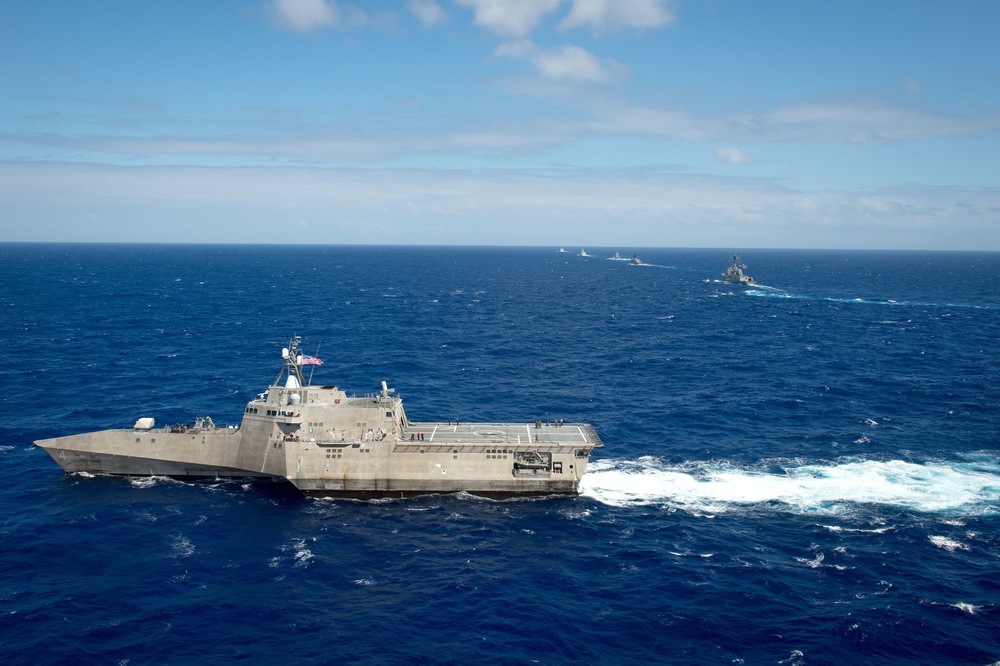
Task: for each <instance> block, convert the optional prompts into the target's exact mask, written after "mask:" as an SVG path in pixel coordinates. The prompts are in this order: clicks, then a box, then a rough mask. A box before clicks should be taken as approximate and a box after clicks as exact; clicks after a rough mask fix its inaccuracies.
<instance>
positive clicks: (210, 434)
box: [35, 338, 602, 498]
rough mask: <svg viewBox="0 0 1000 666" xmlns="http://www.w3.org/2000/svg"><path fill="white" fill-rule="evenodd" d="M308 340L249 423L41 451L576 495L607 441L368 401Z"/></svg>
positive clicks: (144, 424)
mask: <svg viewBox="0 0 1000 666" xmlns="http://www.w3.org/2000/svg"><path fill="white" fill-rule="evenodd" d="M298 342H299V339H298V338H295V339H294V340H293V342H292V343H291V344H290V346H289V348H286V349H283V350H282V358H283V359H284V367H283V369H282V371H281V373H279V375H278V377H277V379H276V380H275V382H274V383H273V384H271V386H270V387H269V388H268V389H267V390H266V391H264V392H263V393H261V394H259V395H258V396H257V398H256V399H254V400H251V401H250V402H249V403H247V405H246V407H245V408H244V410H243V420H242V421H241V422H240V425H239V427H234V426H230V427H216V426H215V424H214V423H213V421H212V419H211V418H209V417H199V418H197V419H196V420H195V423H194V425H191V426H188V425H181V424H176V423H175V424H174V425H173V426H169V427H165V428H156V429H154V427H153V426H154V423H155V420H154V419H153V418H149V417H142V418H139V419H138V420H137V421H136V422H135V425H134V426H133V427H132V428H131V429H114V430H102V431H98V432H90V433H82V434H78V435H67V436H64V437H56V438H52V439H45V440H40V441H37V442H35V446H37V447H39V448H41V449H43V450H45V451H46V452H47V453H48V454H49V456H51V457H52V459H53V460H54V461H55V462H56V463H57V464H58V465H59V466H60V467H62V468H63V469H64V470H65V471H66V472H68V473H71V474H72V473H88V474H110V475H118V476H169V477H177V478H191V479H198V478H256V479H271V480H282V479H283V480H287V481H288V482H289V483H291V484H292V485H293V486H295V487H296V488H297V489H298V490H300V491H301V492H302V493H304V494H307V495H317V496H328V497H360V498H368V497H400V496H403V497H405V496H410V495H426V494H437V493H456V492H466V493H471V494H474V495H482V496H487V497H511V496H518V495H572V494H576V493H577V492H578V491H579V485H580V479H581V478H582V477H583V474H584V472H585V471H586V469H587V462H588V460H589V459H590V453H591V450H592V449H593V448H594V447H597V446H601V445H602V444H601V439H600V437H599V436H598V435H597V432H596V431H595V430H594V428H593V427H592V426H591V425H589V424H586V423H564V422H563V421H562V420H561V419H560V420H556V421H547V422H545V423H543V422H542V421H540V420H536V421H534V422H529V423H523V422H521V423H508V422H504V423H468V422H465V423H459V422H458V421H457V420H456V421H454V422H452V421H451V420H449V421H447V422H438V421H423V422H413V421H410V420H409V419H408V418H407V416H406V413H405V411H404V410H403V402H402V399H401V398H399V397H397V396H395V395H393V393H394V391H393V390H392V389H390V388H388V387H387V386H386V383H385V382H382V391H381V392H380V393H376V394H368V395H362V396H359V395H350V396H349V395H347V394H346V393H345V392H344V391H341V390H340V389H338V388H337V387H336V386H313V385H311V384H309V383H307V382H306V381H305V378H304V376H303V374H302V367H301V366H302V365H303V364H304V363H306V362H309V363H311V364H314V365H315V364H317V363H321V361H319V360H318V359H315V358H312V357H308V358H307V357H304V356H302V355H301V354H299V353H298V350H297V346H298ZM282 377H284V382H282V381H281V380H282Z"/></svg>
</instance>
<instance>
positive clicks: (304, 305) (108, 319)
mask: <svg viewBox="0 0 1000 666" xmlns="http://www.w3.org/2000/svg"><path fill="white" fill-rule="evenodd" d="M567 250H570V248H567ZM616 250H618V251H621V252H622V254H623V255H625V256H631V255H632V253H633V252H638V253H639V255H640V256H641V257H642V259H643V260H644V261H645V262H646V263H647V264H649V265H646V266H630V265H628V263H627V262H619V261H609V260H608V259H607V257H609V256H610V255H612V254H613V253H614V252H615V251H616ZM578 252H579V248H573V249H572V250H571V251H570V252H566V253H559V252H557V250H556V249H554V248H545V249H525V248H458V247H449V248H432V247H329V246H327V247H323V246H321V247H308V246H295V247H290V246H212V245H174V246H171V245H155V246H143V245H69V244H50V245H30V244H27V245H20V244H3V245H0V308H2V310H0V312H2V316H0V342H2V344H0V400H2V410H3V420H2V422H0V423H2V430H0V433H2V434H0V463H2V465H3V470H4V478H3V483H2V484H0V507H2V509H3V510H2V513H0V544H2V552H0V663H4V664H62V663H71V662H72V663H78V664H108V665H123V664H130V665H133V666H134V665H139V664H165V663H185V664H224V663H235V662H242V663H251V664H453V665H456V666H459V665H467V664H573V665H574V666H576V665H580V664H615V665H619V664H653V663H663V664H795V665H806V664H809V665H812V664H831V665H832V664H881V663H901V664H903V663H905V664H977V665H981V666H987V665H991V664H997V663H1000V377H998V369H1000V254H998V253H979V252H967V253H899V252H832V251H822V252H821V251H764V250H746V251H743V252H742V253H741V254H742V260H743V261H744V262H745V263H746V264H748V268H747V273H748V274H750V275H752V276H754V278H755V279H756V280H757V281H758V283H760V285H759V286H757V287H752V288H743V287H733V286H731V285H727V284H724V283H721V282H719V281H718V278H719V276H720V273H721V272H722V271H723V269H725V268H726V267H727V265H728V264H729V256H730V254H732V252H731V251H726V250H674V249H642V248H638V249H637V248H625V247H623V248H588V252H589V253H590V254H591V255H593V256H591V257H589V258H588V257H581V256H579V255H578ZM293 335H300V336H302V339H303V347H304V350H305V351H306V352H307V353H311V354H315V355H317V356H320V357H321V358H322V359H323V360H324V365H322V366H321V367H318V368H316V369H315V376H314V378H313V381H314V382H316V383H323V384H337V385H339V386H340V387H341V388H344V389H346V390H348V391H349V392H358V393H366V392H373V391H375V390H377V389H378V388H379V386H380V382H381V381H382V380H385V381H387V382H388V384H389V386H390V387H394V388H395V389H396V390H397V392H398V394H399V395H401V396H402V398H403V400H404V403H405V405H406V409H407V413H408V415H409V416H410V418H411V419H413V420H423V419H428V420H432V419H433V420H436V419H441V420H443V419H447V418H459V419H462V420H468V421H473V420H485V421H488V420H512V421H522V420H523V421H531V420H535V419H543V420H548V419H557V418H562V419H565V420H567V421H584V422H589V423H592V424H593V425H594V426H595V427H596V429H597V431H598V432H599V433H600V435H601V437H602V439H603V441H604V443H605V446H604V447H603V448H601V449H597V450H596V451H595V456H594V458H593V460H592V464H591V466H590V468H589V471H588V474H587V476H586V478H585V479H584V492H583V493H582V494H581V495H580V496H578V497H554V498H543V499H531V500H510V501H491V500H485V499H479V498H475V497H471V496H466V495H444V496H428V497H423V498H416V499H408V500H391V501H372V502H360V501H350V500H316V499H305V498H302V497H301V496H299V495H297V494H296V492H295V491H294V490H293V489H290V487H286V486H283V485H279V484H269V485H253V484H250V483H247V482H245V481H240V480H235V481H230V480H226V481H222V480H220V481H214V482H198V483H189V482H180V481H176V480H170V479H166V478H153V479H149V478H134V479H122V478H107V477H90V476H87V475H82V476H67V475H64V474H63V472H62V471H61V470H60V469H59V468H58V467H57V466H56V465H55V463H54V462H52V460H50V459H49V457H48V456H47V455H46V454H45V453H44V452H43V451H42V450H40V449H32V448H31V443H32V441H34V440H36V439H42V438H47V437H53V436H57V435H64V434H72V433H77V432H83V431H89V430H96V429H104V428H111V427H130V426H131V425H132V424H133V423H134V422H135V420H136V419H137V418H139V417H145V416H151V417H154V418H155V419H156V420H157V423H158V424H167V423H174V422H181V423H191V422H193V421H194V419H195V418H196V417H198V416H205V415H210V416H212V418H213V420H214V421H215V422H216V423H217V424H220V425H223V424H235V423H238V422H239V420H240V419H241V417H242V412H243V407H244V405H245V403H246V402H247V401H248V400H249V399H250V398H251V397H252V396H255V395H256V394H257V393H259V392H261V391H263V390H264V389H265V388H266V387H267V386H268V384H269V382H271V381H272V380H273V379H274V377H275V376H276V375H277V373H278V371H279V370H280V367H281V358H280V350H281V348H282V347H283V346H285V345H287V344H288V340H289V338H290V337H291V336H293Z"/></svg>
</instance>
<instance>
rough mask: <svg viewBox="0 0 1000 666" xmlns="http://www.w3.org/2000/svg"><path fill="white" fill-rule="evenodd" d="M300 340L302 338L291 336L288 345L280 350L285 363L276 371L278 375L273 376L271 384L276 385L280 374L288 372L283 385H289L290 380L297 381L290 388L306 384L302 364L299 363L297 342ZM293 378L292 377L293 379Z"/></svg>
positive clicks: (279, 379)
mask: <svg viewBox="0 0 1000 666" xmlns="http://www.w3.org/2000/svg"><path fill="white" fill-rule="evenodd" d="M300 342H302V338H301V337H300V336H298V335H296V336H295V337H294V338H292V340H291V342H289V343H288V347H286V348H284V349H282V350H281V357H282V358H283V359H285V364H284V365H283V366H282V367H281V370H280V371H279V372H278V376H277V377H275V378H274V383H273V384H272V386H278V385H279V382H280V381H281V376H282V375H284V374H286V373H287V374H288V377H287V378H286V379H285V386H286V387H289V383H290V382H297V383H296V384H295V386H293V387H291V388H297V387H301V386H305V385H306V380H305V378H304V377H303V376H302V366H301V365H300V364H299V357H300V353H299V343H300ZM293 378H294V379H293Z"/></svg>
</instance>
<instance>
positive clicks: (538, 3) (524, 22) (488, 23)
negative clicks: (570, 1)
mask: <svg viewBox="0 0 1000 666" xmlns="http://www.w3.org/2000/svg"><path fill="white" fill-rule="evenodd" d="M456 1H457V2H458V4H460V5H462V6H464V7H468V8H470V9H472V10H473V11H474V12H475V19H474V21H475V24H476V25H478V26H481V27H483V28H486V29H488V30H491V31H493V32H495V33H497V34H500V35H503V36H505V37H524V36H526V35H528V34H530V33H531V31H532V30H534V29H535V26H537V25H538V22H539V21H540V20H541V19H542V17H543V16H544V15H546V14H548V13H550V12H552V11H553V10H555V9H556V8H557V7H558V6H559V5H560V4H562V2H563V0H456Z"/></svg>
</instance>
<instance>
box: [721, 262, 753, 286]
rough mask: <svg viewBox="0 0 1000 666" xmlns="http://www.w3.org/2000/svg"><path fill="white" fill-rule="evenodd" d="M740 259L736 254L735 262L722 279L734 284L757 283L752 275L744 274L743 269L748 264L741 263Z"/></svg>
mask: <svg viewBox="0 0 1000 666" xmlns="http://www.w3.org/2000/svg"><path fill="white" fill-rule="evenodd" d="M739 261H740V258H739V257H738V256H736V255H735V254H734V255H733V263H732V265H730V266H729V268H727V269H726V270H725V272H724V273H723V274H722V279H723V280H725V281H726V282H729V283H732V284H744V285H751V284H757V283H756V282H754V281H753V278H752V277H750V276H749V275H744V274H743V269H744V268H746V264H742V265H741V264H740V263H739Z"/></svg>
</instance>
